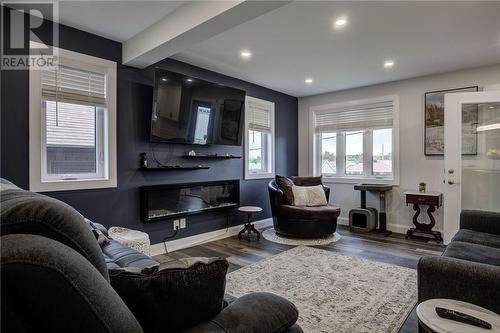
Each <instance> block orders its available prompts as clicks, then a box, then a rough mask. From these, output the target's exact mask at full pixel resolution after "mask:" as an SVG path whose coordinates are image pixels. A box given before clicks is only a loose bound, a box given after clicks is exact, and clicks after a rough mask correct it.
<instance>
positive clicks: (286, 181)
mask: <svg viewBox="0 0 500 333" xmlns="http://www.w3.org/2000/svg"><path fill="white" fill-rule="evenodd" d="M276 184H277V185H278V188H279V189H280V190H281V191H283V196H284V197H285V204H287V205H292V206H293V205H294V198H293V192H292V186H294V184H293V182H292V180H291V179H290V178H287V177H284V176H276Z"/></svg>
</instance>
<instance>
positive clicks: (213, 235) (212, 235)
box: [150, 218, 273, 257]
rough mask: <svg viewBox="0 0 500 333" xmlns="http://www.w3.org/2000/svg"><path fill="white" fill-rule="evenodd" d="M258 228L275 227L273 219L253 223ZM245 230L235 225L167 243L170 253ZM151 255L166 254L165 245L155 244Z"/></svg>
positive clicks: (240, 225)
mask: <svg viewBox="0 0 500 333" xmlns="http://www.w3.org/2000/svg"><path fill="white" fill-rule="evenodd" d="M252 223H253V225H255V227H256V228H264V227H268V226H272V225H273V219H272V218H268V219H264V220H259V221H255V222H252ZM242 228H243V225H242V224H239V225H235V226H233V227H230V228H229V229H227V231H226V229H225V228H224V229H219V230H214V231H210V232H206V233H204V234H199V235H194V236H189V237H185V238H179V239H174V240H171V241H168V242H166V243H167V244H166V245H167V250H168V252H173V251H177V250H181V249H185V248H188V247H193V246H196V245H200V244H203V243H208V242H213V241H215V240H218V239H223V238H227V237H231V236H235V235H237V234H238V233H239V232H240V231H241V229H242ZM150 253H151V254H150V255H151V256H152V257H153V256H157V255H159V254H165V245H164V244H163V243H158V244H153V245H151V248H150Z"/></svg>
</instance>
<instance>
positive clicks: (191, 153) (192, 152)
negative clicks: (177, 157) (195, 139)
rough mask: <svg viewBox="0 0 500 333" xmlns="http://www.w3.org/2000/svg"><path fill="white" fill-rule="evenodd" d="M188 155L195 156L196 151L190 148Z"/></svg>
mask: <svg viewBox="0 0 500 333" xmlns="http://www.w3.org/2000/svg"><path fill="white" fill-rule="evenodd" d="M188 155H189V156H196V152H195V151H194V150H191V151H190V152H189V153H188Z"/></svg>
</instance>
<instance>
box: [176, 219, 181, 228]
mask: <svg viewBox="0 0 500 333" xmlns="http://www.w3.org/2000/svg"><path fill="white" fill-rule="evenodd" d="M180 228H181V225H180V221H179V220H174V230H177V229H180Z"/></svg>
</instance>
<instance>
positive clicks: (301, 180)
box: [292, 176, 323, 186]
mask: <svg viewBox="0 0 500 333" xmlns="http://www.w3.org/2000/svg"><path fill="white" fill-rule="evenodd" d="M292 181H293V183H294V184H295V185H297V186H315V185H322V184H323V176H318V177H298V176H293V177H292Z"/></svg>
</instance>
